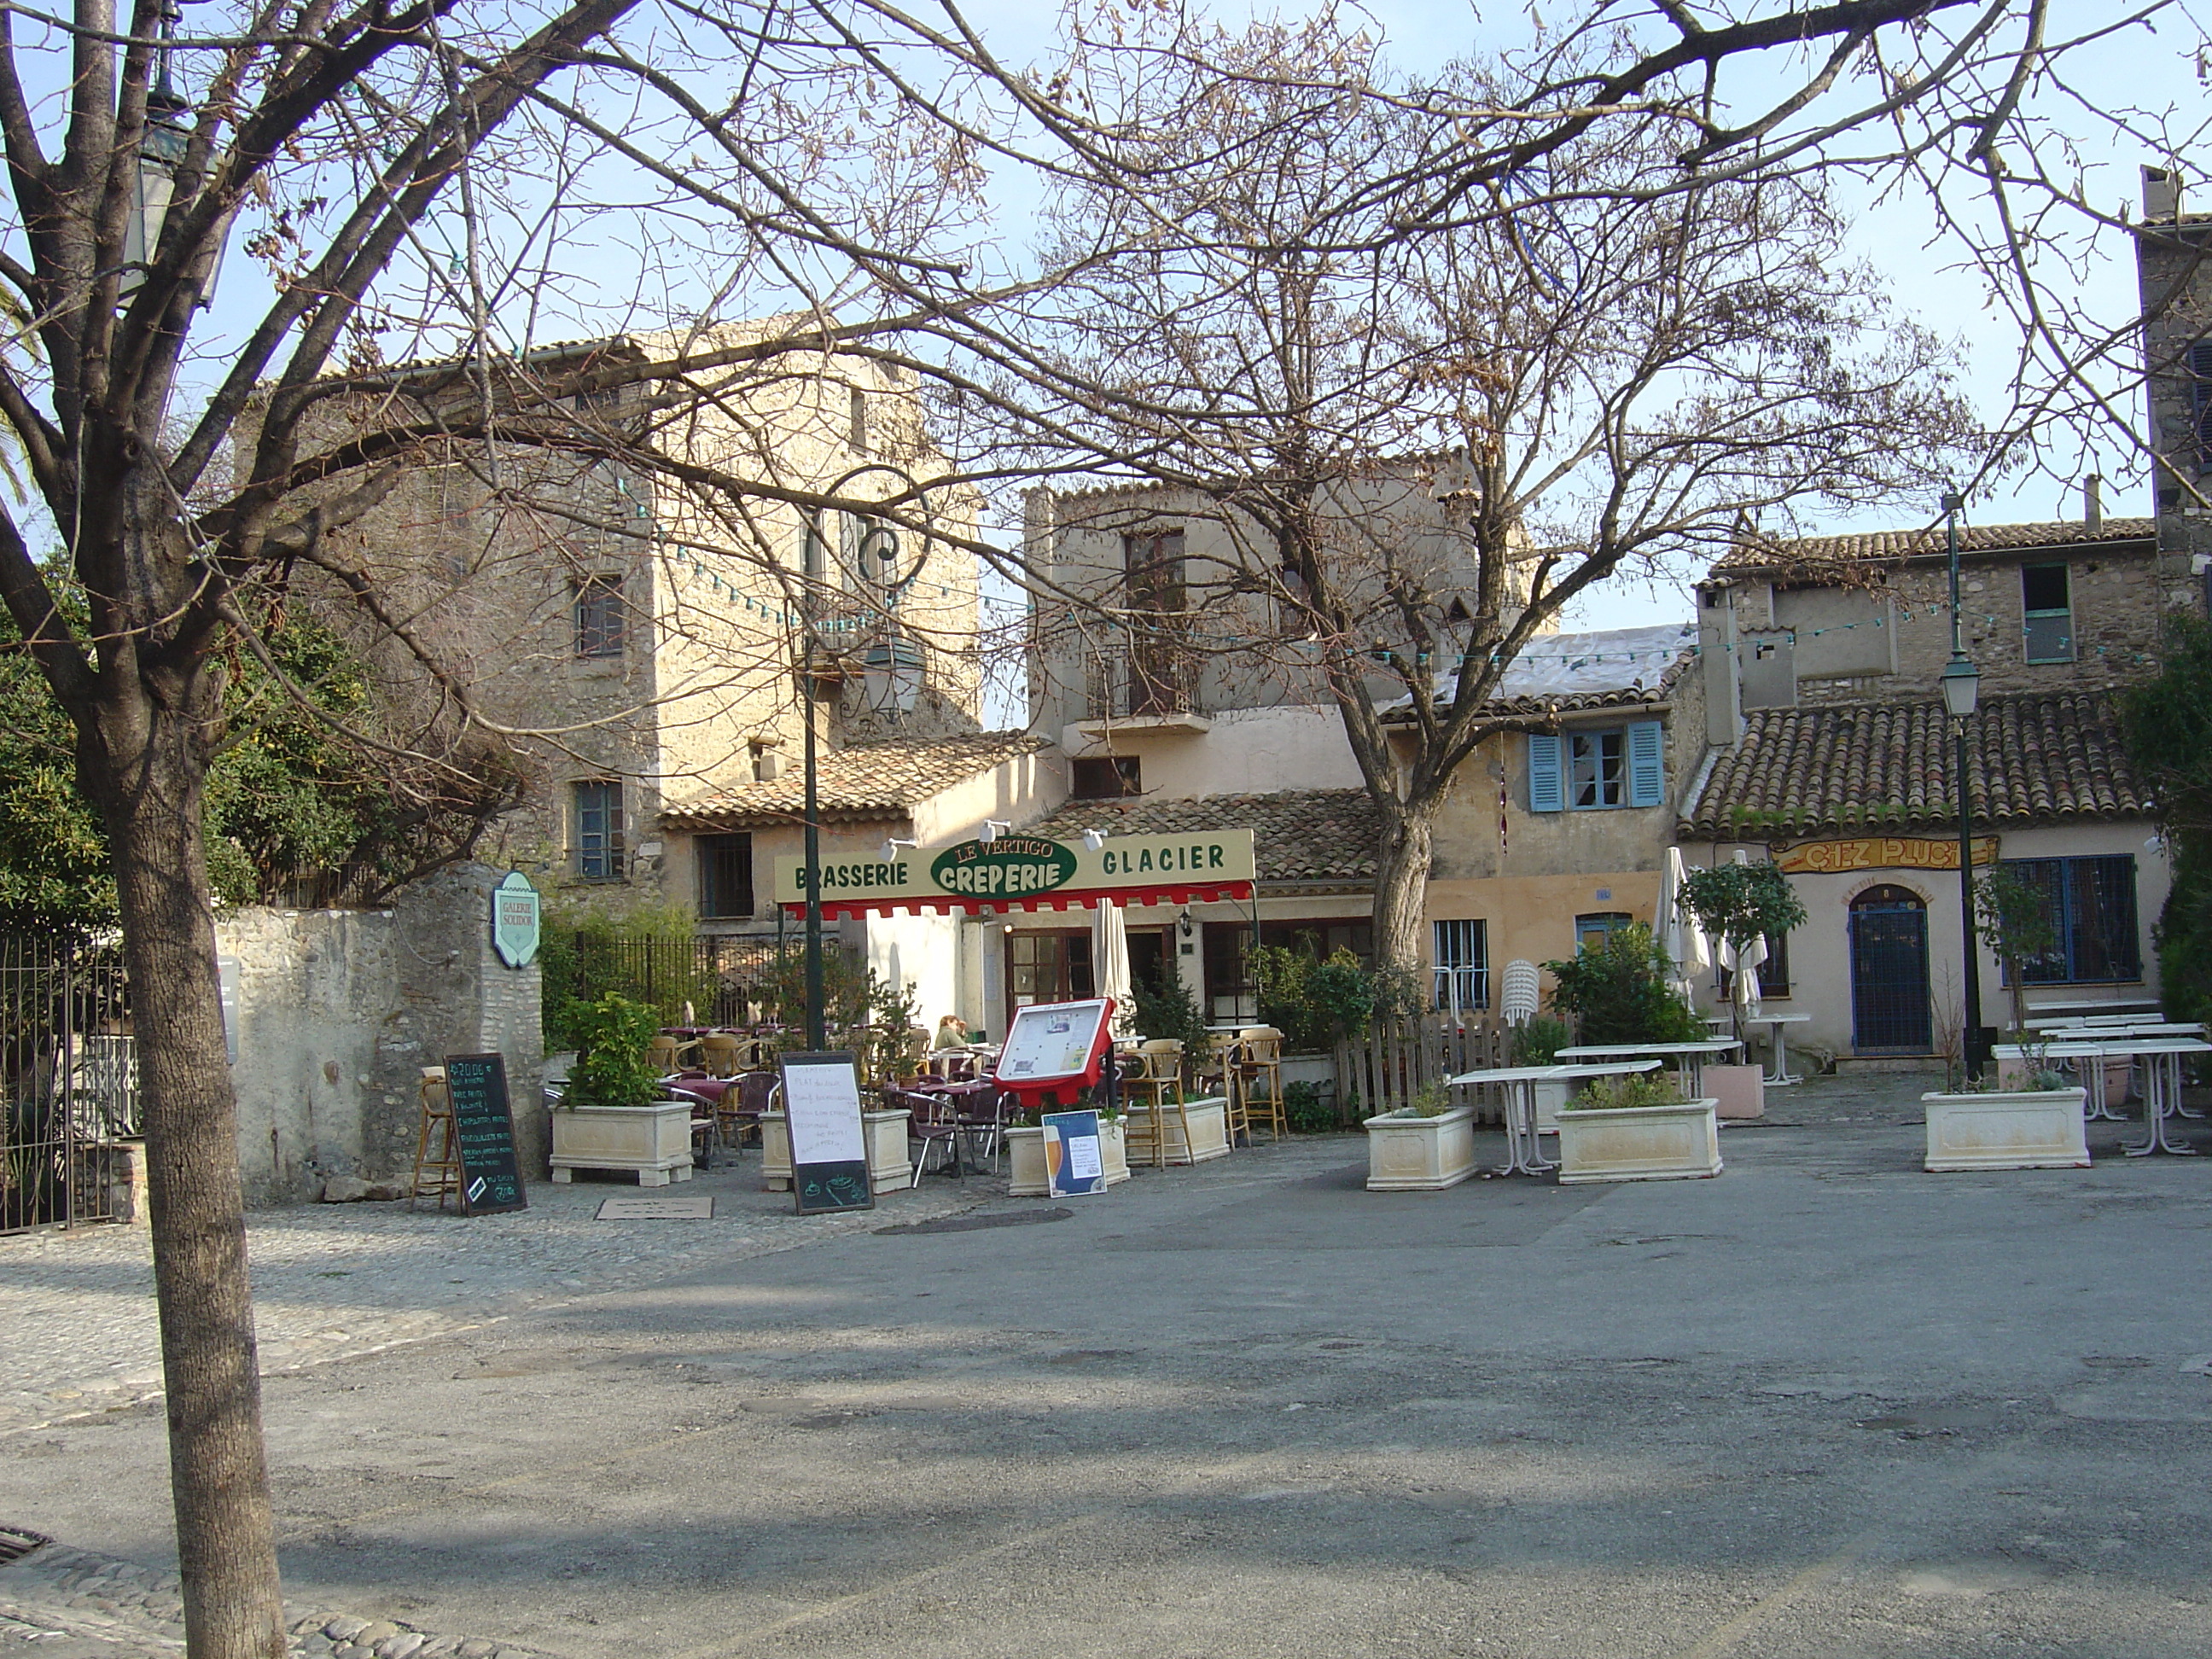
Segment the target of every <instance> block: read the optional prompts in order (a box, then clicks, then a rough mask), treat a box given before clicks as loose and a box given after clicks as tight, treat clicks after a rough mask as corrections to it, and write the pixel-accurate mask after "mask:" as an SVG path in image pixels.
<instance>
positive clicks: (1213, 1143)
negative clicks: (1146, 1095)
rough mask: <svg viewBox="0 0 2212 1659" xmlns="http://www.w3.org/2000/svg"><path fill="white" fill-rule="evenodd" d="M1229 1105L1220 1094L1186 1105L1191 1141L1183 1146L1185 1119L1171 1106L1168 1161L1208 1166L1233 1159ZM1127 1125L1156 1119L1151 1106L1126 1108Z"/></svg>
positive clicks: (1142, 1104) (1185, 1110) (1169, 1111)
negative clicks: (1214, 1162)
mask: <svg viewBox="0 0 2212 1659" xmlns="http://www.w3.org/2000/svg"><path fill="white" fill-rule="evenodd" d="M1228 1107H1229V1103H1228V1102H1227V1101H1225V1100H1224V1099H1223V1098H1222V1097H1220V1096H1219V1095H1208V1096H1207V1097H1206V1098H1205V1099H1204V1100H1189V1101H1185V1102H1184V1103H1183V1108H1182V1110H1183V1113H1184V1114H1185V1115H1187V1116H1188V1120H1189V1122H1190V1142H1189V1144H1188V1146H1186V1145H1184V1143H1183V1134H1182V1126H1183V1121H1184V1118H1183V1116H1179V1115H1177V1114H1176V1110H1175V1109H1174V1108H1173V1107H1170V1108H1169V1109H1168V1110H1167V1113H1166V1117H1167V1122H1168V1131H1167V1137H1168V1139H1167V1161H1168V1162H1169V1163H1170V1164H1205V1163H1207V1162H1209V1161H1211V1160H1212V1159H1213V1158H1226V1157H1228V1156H1229V1118H1228ZM1122 1110H1123V1112H1124V1114H1125V1118H1124V1122H1125V1124H1126V1125H1135V1124H1146V1123H1149V1122H1150V1121H1151V1119H1152V1107H1151V1106H1150V1105H1149V1104H1146V1103H1134V1104H1132V1105H1128V1106H1126V1107H1124V1108H1123V1109H1122Z"/></svg>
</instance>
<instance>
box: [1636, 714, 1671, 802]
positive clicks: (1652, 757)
mask: <svg viewBox="0 0 2212 1659" xmlns="http://www.w3.org/2000/svg"><path fill="white" fill-rule="evenodd" d="M1664 732H1665V728H1664V727H1662V726H1661V725H1660V723H1659V722H1658V721H1657V720H1637V721H1635V722H1633V723H1632V724H1631V725H1630V726H1629V728H1628V804H1629V805H1631V806H1656V805H1659V804H1660V803H1661V802H1662V801H1663V800H1665V799H1666V798H1667V763H1666V753H1667V745H1666V739H1665V736H1664Z"/></svg>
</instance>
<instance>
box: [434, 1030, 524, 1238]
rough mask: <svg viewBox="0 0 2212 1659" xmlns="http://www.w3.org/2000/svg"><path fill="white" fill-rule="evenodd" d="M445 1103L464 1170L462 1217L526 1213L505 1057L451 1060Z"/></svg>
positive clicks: (448, 1060) (454, 1057)
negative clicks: (507, 1211) (514, 1212)
mask: <svg viewBox="0 0 2212 1659" xmlns="http://www.w3.org/2000/svg"><path fill="white" fill-rule="evenodd" d="M446 1099H447V1103H449V1104H450V1105H451V1107H452V1109H453V1151H454V1152H455V1154H456V1155H457V1156H458V1157H459V1159H460V1164H461V1213H462V1214H463V1215H495V1214H497V1213H499V1212H501V1211H502V1210H526V1209H528V1208H529V1207H530V1200H529V1198H528V1197H527V1196H526V1194H524V1192H523V1190H522V1168H521V1165H520V1162H519V1161H518V1160H517V1159H516V1158H515V1152H514V1111H513V1107H512V1106H511V1105H510V1104H509V1103H508V1101H507V1057H506V1056H505V1055H504V1054H447V1056H446Z"/></svg>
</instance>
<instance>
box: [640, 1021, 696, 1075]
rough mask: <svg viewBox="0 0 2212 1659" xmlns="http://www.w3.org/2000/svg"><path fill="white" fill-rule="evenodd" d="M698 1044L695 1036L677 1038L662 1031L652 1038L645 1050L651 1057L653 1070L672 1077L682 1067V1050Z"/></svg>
mask: <svg viewBox="0 0 2212 1659" xmlns="http://www.w3.org/2000/svg"><path fill="white" fill-rule="evenodd" d="M698 1046H699V1044H698V1042H697V1040H696V1038H693V1039H678V1038H677V1037H673V1036H670V1035H669V1034H668V1033H667V1032H665V1031H663V1032H661V1033H660V1034H659V1036H656V1037H654V1038H653V1045H652V1047H651V1048H648V1049H647V1054H648V1056H649V1057H650V1058H651V1060H652V1061H653V1069H654V1070H655V1071H657V1072H659V1073H660V1074H661V1076H663V1077H673V1076H674V1075H675V1074H676V1073H678V1072H680V1071H682V1070H683V1069H684V1050H685V1049H686V1048H697V1047H698Z"/></svg>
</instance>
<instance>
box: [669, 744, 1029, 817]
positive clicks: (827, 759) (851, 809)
mask: <svg viewBox="0 0 2212 1659" xmlns="http://www.w3.org/2000/svg"><path fill="white" fill-rule="evenodd" d="M1045 746H1046V744H1045V739H1043V738H1040V737H1036V736H1033V735H1031V734H1030V733H1029V732H969V733H965V734H963V735H961V736H958V737H951V738H892V739H890V741H888V742H884V743H869V744H854V746H852V747H851V748H848V749H836V750H827V751H825V752H824V753H823V756H822V757H821V759H820V761H819V763H817V777H818V783H817V793H818V797H819V799H820V801H821V805H822V811H823V814H824V816H835V817H862V818H872V817H900V816H902V815H903V814H904V813H907V812H908V811H912V810H913V809H914V808H915V807H916V806H919V805H921V803H922V802H923V801H926V800H927V799H929V798H930V797H931V796H932V795H934V794H937V793H939V792H940V791H942V790H945V789H949V788H951V787H952V786H953V785H954V784H956V783H964V782H966V781H968V780H969V779H970V778H974V777H980V776H981V775H982V774H984V773H986V772H988V771H989V770H991V769H992V768H994V767H995V766H998V765H1000V764H1001V763H1005V762H1006V761H1010V760H1014V759H1017V758H1018V757H1021V756H1024V755H1033V754H1035V753H1036V751H1037V750H1040V749H1042V748H1044V747H1045ZM805 810H806V780H805V775H803V774H802V773H801V771H800V769H799V763H798V761H797V759H796V757H791V759H790V766H789V769H788V770H787V771H786V772H785V773H784V775H782V776H781V777H780V778H777V779H775V781H772V782H769V783H744V784H737V785H732V786H730V787H726V788H722V789H718V790H716V791H714V793H711V794H706V795H699V796H695V797H694V798H693V799H690V800H686V801H678V803H676V804H675V805H671V806H670V807H668V808H667V809H666V810H665V811H663V812H662V813H661V815H660V821H661V823H663V824H664V825H665V826H666V827H668V828H670V829H732V828H738V827H741V826H743V825H744V824H748V823H764V822H772V823H789V822H790V821H791V820H792V819H793V818H794V817H799V816H800V815H802V814H803V813H804V812H805Z"/></svg>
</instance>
